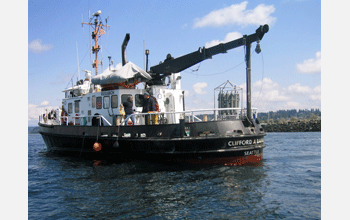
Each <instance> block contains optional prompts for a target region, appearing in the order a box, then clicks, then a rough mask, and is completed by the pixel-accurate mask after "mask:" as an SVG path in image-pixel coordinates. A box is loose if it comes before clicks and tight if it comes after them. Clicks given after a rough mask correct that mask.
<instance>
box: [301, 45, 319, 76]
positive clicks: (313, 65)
mask: <svg viewBox="0 0 350 220" xmlns="http://www.w3.org/2000/svg"><path fill="white" fill-rule="evenodd" d="M296 68H297V71H298V72H299V73H307V74H315V73H321V51H318V52H317V53H316V58H314V59H308V60H304V62H303V63H298V64H296Z"/></svg>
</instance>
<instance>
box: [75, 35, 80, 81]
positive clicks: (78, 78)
mask: <svg viewBox="0 0 350 220" xmlns="http://www.w3.org/2000/svg"><path fill="white" fill-rule="evenodd" d="M75 43H76V46H77V61H78V77H79V78H78V80H79V81H80V68H79V53H78V41H76V42H75Z"/></svg>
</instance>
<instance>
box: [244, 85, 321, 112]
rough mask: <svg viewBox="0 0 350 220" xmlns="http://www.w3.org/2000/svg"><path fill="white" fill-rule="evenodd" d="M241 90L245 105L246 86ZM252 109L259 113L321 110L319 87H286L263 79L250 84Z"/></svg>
mask: <svg viewBox="0 0 350 220" xmlns="http://www.w3.org/2000/svg"><path fill="white" fill-rule="evenodd" d="M240 87H241V88H243V94H244V95H243V103H244V106H245V105H246V104H245V103H246V95H245V90H246V85H245V84H242V85H240ZM252 107H256V108H258V111H259V112H266V111H276V110H280V109H310V108H321V86H316V87H315V88H311V87H309V86H305V85H302V84H301V83H296V84H294V85H290V86H287V87H283V86H281V85H279V84H278V83H277V82H274V81H272V80H271V79H270V78H264V79H263V80H259V81H257V82H255V83H253V84H252Z"/></svg>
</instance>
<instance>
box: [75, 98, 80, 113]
mask: <svg viewBox="0 0 350 220" xmlns="http://www.w3.org/2000/svg"><path fill="white" fill-rule="evenodd" d="M74 112H75V113H79V101H75V102H74Z"/></svg>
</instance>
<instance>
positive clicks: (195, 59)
mask: <svg viewBox="0 0 350 220" xmlns="http://www.w3.org/2000/svg"><path fill="white" fill-rule="evenodd" d="M268 30H269V26H268V25H267V24H265V25H264V26H262V25H261V26H260V27H259V28H258V29H256V31H255V33H254V34H251V35H248V36H247V35H244V36H243V37H242V38H239V39H236V40H233V41H230V42H227V43H221V44H218V45H216V46H213V47H210V48H205V47H203V48H199V49H198V50H197V51H194V52H192V53H189V54H186V55H184V56H181V57H178V58H175V59H174V58H173V57H171V55H170V54H168V55H167V58H166V59H165V60H164V62H163V63H160V64H158V65H155V66H152V67H151V69H150V72H151V73H152V76H153V78H154V79H161V78H163V77H165V76H168V75H170V74H172V73H178V72H181V71H183V70H185V69H187V68H189V67H191V66H193V65H195V64H197V63H199V62H201V61H203V60H206V59H210V58H212V56H214V55H217V54H220V53H226V52H227V51H228V50H231V49H234V48H236V47H240V46H243V45H246V44H250V43H252V42H254V41H259V40H261V39H262V38H263V36H264V34H265V33H267V32H268Z"/></svg>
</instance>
